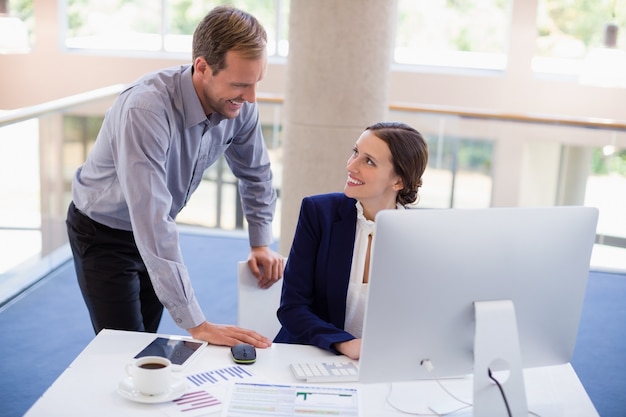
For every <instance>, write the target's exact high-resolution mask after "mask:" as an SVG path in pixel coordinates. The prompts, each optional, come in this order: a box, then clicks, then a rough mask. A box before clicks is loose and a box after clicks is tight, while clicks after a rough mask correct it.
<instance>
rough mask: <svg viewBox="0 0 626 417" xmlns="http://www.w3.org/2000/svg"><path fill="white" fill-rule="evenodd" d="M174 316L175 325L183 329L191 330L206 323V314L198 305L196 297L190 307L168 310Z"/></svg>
mask: <svg viewBox="0 0 626 417" xmlns="http://www.w3.org/2000/svg"><path fill="white" fill-rule="evenodd" d="M167 311H168V312H169V313H170V315H171V316H172V320H174V323H176V325H177V326H178V327H180V328H181V329H185V330H187V329H191V328H192V327H196V326H199V325H201V324H202V323H204V322H205V321H206V318H205V317H204V313H203V312H202V309H201V308H200V305H199V304H198V301H197V300H196V298H195V297H194V299H193V301H192V302H190V303H189V304H188V305H185V306H181V307H172V308H170V309H168V310H167Z"/></svg>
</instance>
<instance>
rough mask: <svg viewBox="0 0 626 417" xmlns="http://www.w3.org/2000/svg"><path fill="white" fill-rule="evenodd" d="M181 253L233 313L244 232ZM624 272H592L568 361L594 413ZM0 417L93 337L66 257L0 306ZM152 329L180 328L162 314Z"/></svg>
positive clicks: (610, 408)
mask: <svg viewBox="0 0 626 417" xmlns="http://www.w3.org/2000/svg"><path fill="white" fill-rule="evenodd" d="M181 246H182V249H183V256H184V257H185V261H186V264H187V266H188V268H189V271H190V274H191V276H192V280H193V286H194V289H195V291H196V295H197V297H198V299H199V300H200V304H201V305H202V307H203V309H204V312H205V314H206V315H207V319H208V320H209V321H212V322H215V323H224V324H234V323H235V322H236V319H237V279H236V275H237V261H240V260H245V259H246V258H247V256H248V252H249V247H248V241H247V238H246V237H245V235H242V234H233V235H232V236H231V235H228V234H225V235H217V236H215V235H211V234H198V233H182V234H181ZM624 300H626V276H624V275H618V274H606V273H598V272H592V273H591V274H590V277H589V284H588V288H587V295H586V298H585V305H584V309H583V317H582V320H581V324H580V330H579V336H578V341H577V345H576V349H575V352H574V358H573V360H572V364H573V366H574V368H575V369H576V372H577V373H578V375H579V377H580V379H581V381H582V383H583V385H584V386H585V388H586V389H587V392H588V393H589V396H590V397H591V400H592V401H593V403H594V405H595V406H596V408H597V410H598V412H599V414H600V416H601V417H626V363H625V362H624V361H625V360H626V334H625V330H624V323H626V307H625V306H624ZM0 331H1V332H2V335H3V336H2V340H3V343H0V357H1V358H2V360H1V361H0V416H2V417H19V416H22V415H23V414H24V413H25V412H26V411H27V410H28V408H30V406H31V405H32V404H33V403H34V402H35V401H36V400H37V399H38V398H39V396H41V395H42V394H43V392H44V391H45V390H46V389H47V387H48V386H50V385H51V384H52V383H53V382H54V380H55V379H56V378H57V377H58V376H59V375H60V374H61V373H62V372H63V371H64V370H65V368H67V366H68V365H69V364H70V363H71V362H72V360H73V359H74V358H75V357H76V356H77V355H78V354H79V353H80V352H81V351H82V350H83V349H84V348H85V346H86V345H87V344H88V343H89V342H90V341H91V340H92V338H93V337H94V334H93V330H92V328H91V323H90V322H89V317H88V314H87V310H86V308H85V306H84V304H83V301H82V297H81V295H80V291H79V289H78V285H77V283H76V277H75V274H74V269H73V265H72V264H71V263H69V262H68V263H66V264H64V265H62V266H61V267H60V268H59V269H57V270H56V271H54V272H53V273H51V274H49V275H48V276H47V277H46V278H44V279H43V280H42V281H40V283H39V284H37V285H36V286H34V287H33V288H31V289H30V290H28V291H27V292H26V293H25V294H23V295H22V296H20V297H19V298H18V299H16V300H14V301H13V302H11V303H10V304H8V305H6V306H5V307H4V309H3V310H2V311H0ZM159 331H160V332H162V333H169V334H185V331H184V330H181V329H180V328H178V327H177V326H176V325H175V324H174V323H173V321H172V320H171V318H170V317H169V314H167V313H165V314H164V316H163V320H162V323H161V327H160V328H159Z"/></svg>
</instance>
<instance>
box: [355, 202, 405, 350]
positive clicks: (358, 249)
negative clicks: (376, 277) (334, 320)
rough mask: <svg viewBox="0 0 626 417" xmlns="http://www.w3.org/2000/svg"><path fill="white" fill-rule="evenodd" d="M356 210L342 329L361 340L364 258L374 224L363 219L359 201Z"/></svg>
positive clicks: (363, 310)
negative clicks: (344, 317)
mask: <svg viewBox="0 0 626 417" xmlns="http://www.w3.org/2000/svg"><path fill="white" fill-rule="evenodd" d="M396 208H397V209H404V208H405V207H404V206H403V205H401V204H398V205H397V206H396ZM356 210H357V220H356V234H355V236H354V253H353V254H352V267H351V268H350V283H349V284H348V294H347V297H346V320H345V322H344V329H345V330H346V331H347V332H348V333H350V334H351V335H352V336H354V337H356V338H361V337H362V333H363V318H364V316H365V305H366V303H367V291H368V286H367V283H363V273H364V272H365V258H366V256H367V241H368V236H369V235H370V234H371V235H372V238H373V237H374V231H375V230H376V224H375V223H374V222H373V221H372V220H367V219H366V218H365V216H364V215H363V206H361V203H360V202H359V201H357V202H356ZM372 250H373V248H370V252H371V251H372ZM370 259H371V258H370Z"/></svg>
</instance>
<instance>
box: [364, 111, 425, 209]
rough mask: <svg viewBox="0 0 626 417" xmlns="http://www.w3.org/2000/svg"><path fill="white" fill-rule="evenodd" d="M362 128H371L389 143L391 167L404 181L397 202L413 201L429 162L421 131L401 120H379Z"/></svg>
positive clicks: (415, 198)
mask: <svg viewBox="0 0 626 417" xmlns="http://www.w3.org/2000/svg"><path fill="white" fill-rule="evenodd" d="M365 130H369V131H371V132H372V133H374V135H376V137H377V138H380V139H381V140H383V141H384V142H385V143H386V144H387V146H389V150H390V151H391V159H392V162H393V168H394V170H395V172H396V174H398V175H399V176H400V177H401V178H402V182H403V184H404V188H402V190H400V192H399V193H398V197H397V202H398V203H400V204H402V205H406V204H413V203H415V202H416V201H417V197H418V194H417V193H418V190H419V188H420V187H421V186H422V175H423V174H424V171H425V170H426V166H427V165H428V145H427V144H426V141H425V140H424V138H423V137H422V134H421V133H420V132H418V131H417V130H415V129H414V128H412V127H411V126H409V125H407V124H405V123H401V122H379V123H375V124H373V125H371V126H368V127H366V128H365Z"/></svg>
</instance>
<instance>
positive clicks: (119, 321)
mask: <svg viewBox="0 0 626 417" xmlns="http://www.w3.org/2000/svg"><path fill="white" fill-rule="evenodd" d="M66 225H67V234H68V238H69V242H70V247H71V248H72V254H73V255H74V267H75V268H76V276H77V278H78V285H79V286H80V290H81V292H82V294H83V299H84V300H85V304H86V305H87V310H89V316H90V317H91V323H92V325H93V329H94V331H95V332H96V334H97V333H99V332H100V330H102V329H105V328H106V329H116V330H134V331H146V332H152V333H155V332H156V331H157V329H158V327H159V323H160V322H161V316H162V314H163V305H162V304H161V302H160V301H159V299H158V298H157V296H156V294H155V292H154V288H153V287H152V282H151V281H150V277H149V276H148V272H147V269H146V266H145V264H144V263H143V260H142V259H141V256H140V255H139V251H138V249H137V245H136V244H135V238H134V236H133V233H132V232H129V231H125V230H118V229H112V228H110V227H108V226H105V225H103V224H100V223H98V222H95V221H93V220H91V219H90V218H89V217H87V216H86V215H85V214H83V213H82V212H80V211H79V210H78V209H77V208H76V206H75V205H74V203H71V204H70V206H69V209H68V212H67V219H66Z"/></svg>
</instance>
